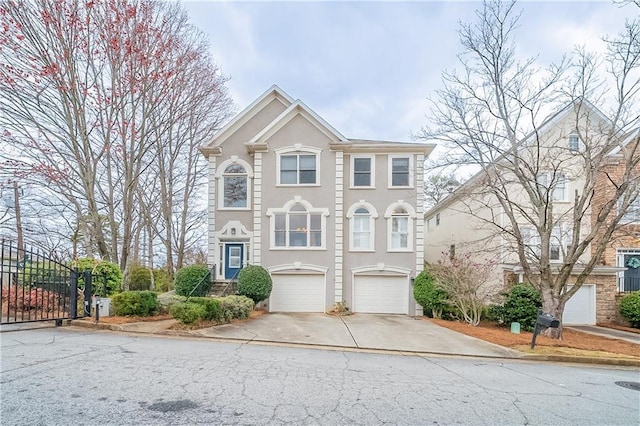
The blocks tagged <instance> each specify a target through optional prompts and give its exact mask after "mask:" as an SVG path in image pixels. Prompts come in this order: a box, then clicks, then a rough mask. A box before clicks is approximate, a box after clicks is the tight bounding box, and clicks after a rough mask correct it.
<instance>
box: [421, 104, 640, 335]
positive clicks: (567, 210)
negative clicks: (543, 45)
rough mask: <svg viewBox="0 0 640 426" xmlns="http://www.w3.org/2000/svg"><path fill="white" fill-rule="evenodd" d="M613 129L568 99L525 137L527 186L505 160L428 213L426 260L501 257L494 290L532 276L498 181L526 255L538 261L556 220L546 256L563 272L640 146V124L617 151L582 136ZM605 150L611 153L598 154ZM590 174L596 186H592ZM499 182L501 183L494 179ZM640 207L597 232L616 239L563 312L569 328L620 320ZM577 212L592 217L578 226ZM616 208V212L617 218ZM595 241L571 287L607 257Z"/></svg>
mask: <svg viewBox="0 0 640 426" xmlns="http://www.w3.org/2000/svg"><path fill="white" fill-rule="evenodd" d="M610 127H611V124H610V123H609V122H608V120H607V118H606V117H605V116H604V115H602V113H601V112H600V111H598V110H597V109H596V108H595V107H593V106H592V105H591V104H589V103H588V102H586V101H585V102H583V103H581V104H580V106H579V107H578V106H577V105H576V106H574V105H568V106H567V107H565V108H563V109H562V110H560V111H558V112H557V113H556V114H554V115H553V116H551V117H550V118H549V119H548V120H546V121H545V122H544V123H543V124H542V125H541V126H539V128H538V129H537V131H536V132H534V133H532V134H530V135H529V136H528V137H527V138H525V139H524V140H522V142H521V144H520V145H519V147H518V150H519V154H518V155H519V156H520V158H521V164H522V167H523V169H524V170H527V171H528V173H530V174H531V178H530V180H529V184H528V185H527V186H524V185H523V184H522V183H521V182H520V181H519V180H518V179H517V178H516V177H515V176H514V175H513V172H512V167H513V166H514V163H513V161H504V165H501V164H496V165H495V167H491V168H489V170H491V173H494V174H493V175H491V174H490V175H489V176H487V174H485V173H482V172H481V173H478V174H477V175H475V176H473V177H472V178H471V179H469V180H468V181H467V182H465V183H464V184H463V185H461V186H460V187H458V188H457V189H456V190H455V191H454V192H453V193H452V194H450V195H449V196H448V197H447V198H445V199H444V200H442V201H441V202H439V203H438V204H436V205H435V206H433V207H432V208H430V209H429V211H427V212H426V214H425V259H426V260H427V261H428V262H435V261H437V260H438V259H439V258H441V256H442V253H443V252H449V251H451V250H453V251H455V252H456V253H471V254H473V255H474V257H475V258H476V260H478V261H483V260H484V261H491V262H495V263H497V266H496V268H495V269H494V273H493V276H492V277H491V279H490V282H489V283H488V287H491V288H492V289H493V293H494V294H495V293H497V292H499V291H501V290H502V289H504V288H505V287H506V286H508V285H509V284H511V283H514V282H522V281H523V280H524V277H523V266H522V264H521V263H520V260H519V257H518V255H517V250H518V249H519V247H518V244H517V239H516V238H514V234H513V232H514V231H513V226H512V222H511V221H510V218H509V217H508V216H507V215H506V214H505V210H504V205H502V204H501V203H500V202H498V201H497V200H496V197H495V196H493V195H492V192H491V191H490V190H488V189H487V188H488V185H490V184H494V185H502V186H501V187H500V188H501V189H502V190H503V193H504V194H505V197H506V198H508V203H509V205H510V207H511V212H512V213H513V215H514V216H515V219H516V221H517V223H518V224H519V225H518V228H519V231H520V232H521V234H522V240H523V243H524V253H525V254H526V255H527V256H530V257H529V258H530V259H532V264H533V265H535V264H536V261H538V259H539V258H540V255H541V253H542V251H541V248H542V247H541V238H540V235H539V234H538V233H537V229H536V227H535V226H534V225H535V224H536V223H538V221H540V220H542V219H541V218H542V217H547V218H546V219H544V220H553V221H554V222H553V224H554V225H553V227H552V229H551V235H550V239H549V242H550V243H549V247H547V248H546V250H544V252H545V255H547V256H548V258H549V263H550V267H551V271H552V273H553V274H558V273H559V271H560V270H561V268H562V266H563V264H564V263H565V261H566V260H567V259H568V258H569V257H570V255H572V254H573V253H575V252H574V251H573V250H572V245H573V244H574V242H573V239H574V232H573V231H574V229H576V230H579V236H578V237H579V239H580V240H582V238H583V237H584V236H586V235H588V234H589V233H590V232H591V230H592V229H594V230H595V229H596V227H595V224H596V222H595V221H596V220H602V219H601V218H600V219H599V218H598V214H599V212H600V211H601V209H602V207H603V206H604V205H605V203H608V202H610V200H612V198H613V194H614V184H615V183H616V179H621V178H622V177H621V176H620V173H621V172H622V170H623V169H624V167H625V161H624V159H623V156H622V154H621V149H623V148H622V147H632V146H633V145H634V144H638V130H636V131H635V132H631V133H629V134H626V135H622V134H621V135H618V136H617V139H616V141H617V142H616V143H614V144H612V145H611V146H612V148H611V149H608V148H606V149H602V150H598V149H597V147H595V146H594V147H591V148H590V147H588V146H586V145H585V142H584V141H582V140H581V138H580V134H583V135H588V136H589V138H590V139H589V140H588V143H589V144H597V143H598V142H599V141H600V140H604V137H602V138H599V137H598V136H596V135H598V132H601V133H603V134H604V132H603V130H602V129H608V128H610ZM616 147H617V148H616ZM624 149H626V148H624ZM627 152H628V150H627ZM599 153H602V155H603V157H604V158H603V159H599V157H598V158H597V159H596V156H597V155H600V154H599ZM505 155H509V153H507V154H505ZM498 161H501V160H500V159H499V160H498ZM596 162H597V164H598V166H597V167H598V169H597V170H596V173H595V174H594V173H593V172H592V169H593V167H592V166H590V165H591V164H596ZM486 179H492V183H487V180H486ZM586 179H590V180H595V181H596V183H595V184H593V185H592V182H589V181H586ZM634 179H636V182H637V179H638V173H637V170H636V171H635V178H631V180H632V183H633V180H634ZM498 181H499V182H501V183H497V184H495V183H493V182H498ZM618 183H619V182H618ZM527 191H538V192H539V194H540V195H541V196H542V197H543V198H544V197H548V198H549V199H550V200H551V201H550V203H549V204H541V206H542V207H544V206H545V205H546V206H549V207H551V208H552V210H549V209H546V210H545V209H544V208H540V206H534V205H532V203H533V202H532V198H531V195H530V193H529V192H527ZM585 191H586V192H585ZM583 193H585V194H586V195H587V197H583V198H584V199H585V200H586V202H587V204H586V206H587V208H584V207H578V208H577V209H576V208H575V203H576V200H578V199H581V198H580V196H581V195H582V194H583ZM591 194H592V196H591ZM639 205H640V198H638V199H636V201H635V204H634V205H632V207H631V208H630V210H629V212H628V213H627V214H626V216H625V217H624V218H623V220H622V221H621V222H620V223H621V225H623V226H620V227H619V229H618V230H617V231H616V232H615V233H614V234H613V235H612V236H611V237H606V236H604V235H599V236H598V237H597V238H596V241H597V240H598V238H607V241H608V242H609V245H608V248H607V249H606V250H605V252H604V254H603V255H602V256H599V257H600V258H601V259H600V260H597V265H596V266H595V268H594V269H593V271H592V272H591V273H590V274H589V276H588V278H587V280H586V281H585V284H584V285H583V286H582V287H581V288H580V289H579V290H578V291H577V293H575V294H574V295H573V296H572V297H571V298H570V299H569V300H568V301H567V303H566V305H565V309H564V314H563V322H564V323H565V324H595V323H604V322H612V321H616V320H617V319H618V318H617V302H616V299H617V298H618V297H619V296H618V295H619V294H620V293H621V292H623V291H625V289H632V288H633V285H634V284H633V283H634V282H635V281H634V279H635V278H634V277H636V276H638V275H637V274H638V271H640V269H634V268H633V266H634V265H636V264H638V266H640V232H639V231H640V229H639V228H638V226H637V225H638V219H639V218H640V217H639V216H638V215H639V214H640V210H639V209H638V206H639ZM550 211H552V213H550ZM576 212H581V213H584V214H585V217H584V218H583V217H580V220H581V224H580V226H579V227H578V226H575V223H576V222H574V220H575V218H576ZM615 214H616V210H615V209H614V211H613V212H612V214H611V215H609V216H607V220H611V217H613V216H615ZM541 215H548V216H541ZM634 222H635V225H634ZM576 232H577V231H576ZM594 232H595V231H594ZM595 247H596V245H595V244H592V245H591V247H590V248H588V249H586V250H585V251H584V253H582V255H581V256H579V257H578V258H577V259H576V263H575V267H574V269H573V274H572V275H571V276H570V277H569V279H568V284H569V286H571V284H572V283H573V282H575V279H576V276H577V274H579V273H581V272H582V271H583V270H584V269H585V265H586V264H587V263H588V262H590V261H591V259H592V258H596V257H597V253H595ZM576 256H577V254H576ZM633 259H638V261H634V260H633ZM538 264H539V263H538ZM625 285H626V287H625Z"/></svg>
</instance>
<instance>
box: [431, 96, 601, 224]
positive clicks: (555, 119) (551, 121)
mask: <svg viewBox="0 0 640 426" xmlns="http://www.w3.org/2000/svg"><path fill="white" fill-rule="evenodd" d="M578 102H580V103H581V104H582V105H584V106H586V107H587V108H588V109H589V110H590V111H591V112H593V113H595V114H596V115H597V116H598V117H599V118H601V119H602V120H603V121H607V122H609V123H611V120H610V119H609V118H608V117H607V116H605V115H604V114H603V113H602V111H600V110H599V109H598V108H597V107H596V106H595V105H593V104H592V103H591V102H589V101H588V100H586V99H582V98H581V99H578V100H576V101H574V102H570V103H568V104H567V105H565V106H564V107H562V108H560V109H559V110H558V111H556V112H555V113H553V114H552V115H550V116H549V117H548V118H546V119H545V120H544V121H543V123H542V124H541V125H540V126H539V127H538V128H537V129H535V130H534V131H532V132H530V133H529V134H528V135H527V136H525V137H524V138H523V139H522V141H520V143H519V145H522V146H526V145H527V144H528V143H529V142H530V141H531V140H532V139H533V138H535V137H536V135H538V134H542V133H545V132H547V131H548V130H550V129H551V128H552V127H553V126H554V125H556V124H557V123H559V122H560V121H562V119H564V117H566V116H567V115H568V114H570V113H572V112H574V111H575V109H574V108H573V107H574V105H576V103H578ZM509 151H511V150H509ZM506 155H508V152H507V153H504V154H502V155H501V156H500V157H498V158H497V159H496V160H494V163H495V162H498V161H501V160H502V159H503V158H505V157H506ZM482 175H483V172H482V171H479V172H477V173H476V174H474V175H473V176H471V177H470V178H469V179H468V180H467V181H466V182H464V183H463V184H462V185H460V186H458V187H457V188H456V189H455V190H454V191H453V192H451V193H450V194H449V195H448V196H447V197H445V199H444V200H442V201H440V202H439V203H438V204H436V205H434V206H433V207H431V208H430V209H429V210H427V211H426V212H425V213H424V217H425V218H426V217H428V216H431V215H433V214H434V213H436V212H437V211H439V210H442V209H443V208H445V207H447V206H449V205H451V204H452V203H453V202H454V201H455V200H457V199H458V197H457V195H458V194H460V193H462V192H463V191H464V190H465V189H466V188H469V187H470V186H471V185H473V184H475V183H477V181H478V179H480V177H481V176H482Z"/></svg>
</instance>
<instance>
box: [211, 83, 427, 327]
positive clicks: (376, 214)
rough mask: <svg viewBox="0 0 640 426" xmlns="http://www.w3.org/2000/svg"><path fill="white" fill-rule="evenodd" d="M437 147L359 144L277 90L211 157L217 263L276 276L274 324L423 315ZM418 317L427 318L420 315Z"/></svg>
mask: <svg viewBox="0 0 640 426" xmlns="http://www.w3.org/2000/svg"><path fill="white" fill-rule="evenodd" d="M432 149H433V146H432V145H426V144H414V143H402V142H388V141H372V140H359V139H349V138H346V137H345V136H343V135H342V134H340V133H339V132H338V131H337V130H336V129H334V128H333V127H332V126H331V125H330V124H328V123H327V122H326V121H324V120H323V119H322V118H321V117H319V116H318V115H317V114H316V113H315V112H314V111H312V110H311V109H310V108H309V107H308V106H306V105H305V104H304V103H303V102H301V101H300V100H294V99H293V98H291V97H290V96H289V95H288V94H286V93H285V92H284V91H283V90H281V89H280V88H279V87H277V86H273V87H271V88H270V89H269V90H267V91H266V92H265V93H263V94H262V95H261V96H260V97H259V98H258V99H256V100H255V101H254V102H253V103H252V104H251V105H249V106H248V107H247V108H246V109H245V110H244V111H242V112H241V113H240V114H238V115H237V116H236V117H235V118H234V119H233V120H231V121H230V122H229V123H228V124H227V125H226V126H225V127H224V128H223V129H222V130H221V131H220V132H218V134H217V135H216V136H215V137H214V138H213V140H211V141H210V142H209V143H208V144H206V145H205V146H203V147H202V148H201V151H202V153H203V154H204V155H205V156H206V157H207V160H208V164H209V219H208V220H209V223H208V228H209V231H208V232H209V234H208V263H209V264H210V265H211V266H212V267H215V271H216V279H217V280H219V281H231V280H234V279H235V278H236V277H237V274H238V272H239V271H240V269H241V268H242V267H243V266H245V265H248V264H255V265H261V266H263V267H265V268H266V269H267V270H268V271H269V272H270V274H271V276H272V279H273V291H272V293H271V297H270V298H269V299H268V300H267V306H268V309H269V310H270V311H272V312H278V311H279V312H326V311H329V310H331V309H333V307H334V306H335V304H336V303H345V304H346V306H348V307H349V309H350V310H352V311H353V312H367V313H397V314H408V315H414V314H416V311H417V310H416V303H415V301H414V299H413V296H412V289H411V283H412V279H413V278H414V277H415V276H416V273H417V272H419V271H421V270H422V265H423V261H424V236H423V225H424V222H423V220H422V218H423V209H422V205H423V188H422V187H423V163H424V159H425V157H426V156H428V155H429V153H430V152H431V150H432ZM418 308H419V307H418Z"/></svg>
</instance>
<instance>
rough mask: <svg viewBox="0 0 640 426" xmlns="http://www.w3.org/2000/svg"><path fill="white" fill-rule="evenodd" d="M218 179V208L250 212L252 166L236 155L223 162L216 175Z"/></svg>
mask: <svg viewBox="0 0 640 426" xmlns="http://www.w3.org/2000/svg"><path fill="white" fill-rule="evenodd" d="M216 177H217V179H218V188H219V189H218V191H219V192H218V193H219V194H220V195H219V197H218V199H219V203H218V208H220V209H228V210H248V209H249V208H250V206H249V203H250V192H251V185H250V182H249V179H250V178H252V177H253V173H252V171H251V166H250V165H249V163H247V162H246V161H244V160H241V159H239V158H238V157H237V156H236V155H233V156H231V158H230V159H229V160H226V161H223V162H222V163H221V164H220V167H219V168H218V172H217V175H216Z"/></svg>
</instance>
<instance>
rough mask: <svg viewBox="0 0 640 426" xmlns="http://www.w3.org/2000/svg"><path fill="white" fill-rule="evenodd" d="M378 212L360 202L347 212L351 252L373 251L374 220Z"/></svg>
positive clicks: (362, 201) (367, 204) (369, 205)
mask: <svg viewBox="0 0 640 426" xmlns="http://www.w3.org/2000/svg"><path fill="white" fill-rule="evenodd" d="M377 217H378V212H377V211H376V209H375V207H373V206H372V205H371V204H369V203H367V202H365V201H364V200H360V201H359V202H358V203H355V204H354V205H352V206H351V207H350V208H349V210H348V211H347V219H349V222H350V228H351V232H350V235H349V237H350V238H349V249H350V250H351V251H374V249H375V247H374V244H375V219H376V218H377Z"/></svg>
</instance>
